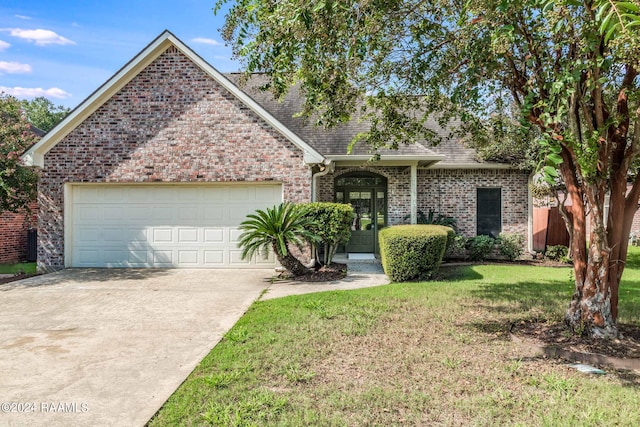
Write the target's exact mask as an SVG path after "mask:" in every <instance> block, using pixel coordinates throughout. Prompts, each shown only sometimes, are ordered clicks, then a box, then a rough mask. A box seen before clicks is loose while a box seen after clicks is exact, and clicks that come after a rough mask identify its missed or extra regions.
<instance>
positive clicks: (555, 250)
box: [544, 245, 569, 262]
mask: <svg viewBox="0 0 640 427" xmlns="http://www.w3.org/2000/svg"><path fill="white" fill-rule="evenodd" d="M568 254H569V248H567V247H566V246H563V245H555V246H547V250H546V251H545V252H544V255H545V256H546V257H547V258H549V259H550V260H552V261H562V262H566V261H568V257H567V255H568Z"/></svg>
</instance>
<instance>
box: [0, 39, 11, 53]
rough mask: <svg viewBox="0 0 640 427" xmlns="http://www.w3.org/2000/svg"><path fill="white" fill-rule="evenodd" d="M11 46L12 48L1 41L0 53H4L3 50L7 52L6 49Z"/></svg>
mask: <svg viewBox="0 0 640 427" xmlns="http://www.w3.org/2000/svg"><path fill="white" fill-rule="evenodd" d="M9 46H11V45H10V44H9V43H7V42H3V41H2V40H0V52H2V51H3V50H5V49H6V48H8V47H9Z"/></svg>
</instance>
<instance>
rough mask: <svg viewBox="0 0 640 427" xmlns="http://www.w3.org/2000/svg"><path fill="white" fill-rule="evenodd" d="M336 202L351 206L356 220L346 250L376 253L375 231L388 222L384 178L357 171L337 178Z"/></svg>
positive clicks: (376, 240) (376, 238)
mask: <svg viewBox="0 0 640 427" xmlns="http://www.w3.org/2000/svg"><path fill="white" fill-rule="evenodd" d="M336 201H337V202H338V203H348V204H350V205H351V206H353V210H354V213H355V219H354V221H353V224H352V226H351V239H350V240H349V243H347V245H346V248H345V249H346V251H347V252H352V253H354V252H360V253H377V252H379V251H378V231H379V230H380V229H381V228H383V227H385V226H386V225H387V180H386V179H385V178H384V177H382V176H380V175H377V174H373V173H369V172H366V173H365V172H359V173H354V174H350V175H347V176H341V177H339V178H338V179H336Z"/></svg>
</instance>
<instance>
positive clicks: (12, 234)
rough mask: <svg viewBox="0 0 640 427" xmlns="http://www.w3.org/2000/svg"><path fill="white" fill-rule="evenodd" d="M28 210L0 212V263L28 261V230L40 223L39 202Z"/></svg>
mask: <svg viewBox="0 0 640 427" xmlns="http://www.w3.org/2000/svg"><path fill="white" fill-rule="evenodd" d="M30 208H31V215H29V214H28V213H27V212H26V211H21V212H17V213H14V212H1V213H0V264H5V263H15V262H22V261H27V260H28V256H27V244H28V239H27V236H28V232H29V230H30V229H32V228H35V227H36V226H37V224H38V214H37V212H38V204H37V203H32V204H31V205H30Z"/></svg>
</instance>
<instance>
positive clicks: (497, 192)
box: [477, 188, 502, 239]
mask: <svg viewBox="0 0 640 427" xmlns="http://www.w3.org/2000/svg"><path fill="white" fill-rule="evenodd" d="M477 212H478V217H477V223H478V230H477V234H478V235H479V236H480V235H485V236H491V237H493V238H494V239H495V238H497V237H498V235H499V234H500V232H501V231H502V190H501V189H500V188H478V210H477Z"/></svg>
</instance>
